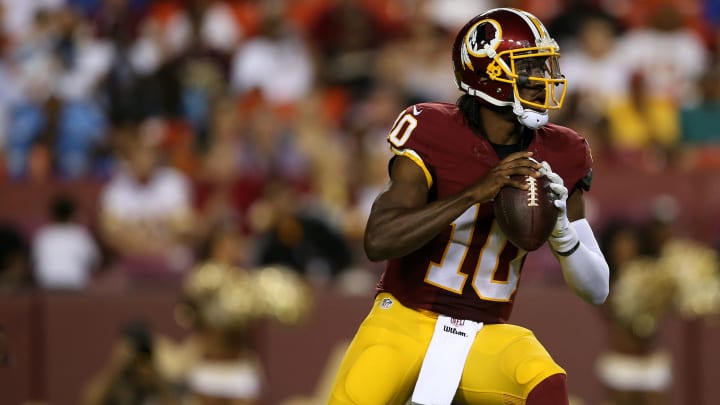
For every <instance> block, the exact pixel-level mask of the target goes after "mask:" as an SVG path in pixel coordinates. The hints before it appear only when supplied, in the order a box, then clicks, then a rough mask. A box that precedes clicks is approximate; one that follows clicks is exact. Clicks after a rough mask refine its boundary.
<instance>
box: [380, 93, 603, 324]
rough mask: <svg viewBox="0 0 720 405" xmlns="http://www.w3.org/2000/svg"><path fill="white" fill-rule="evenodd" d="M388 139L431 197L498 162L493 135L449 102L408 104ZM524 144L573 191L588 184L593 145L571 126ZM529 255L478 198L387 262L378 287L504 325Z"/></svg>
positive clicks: (413, 303)
mask: <svg viewBox="0 0 720 405" xmlns="http://www.w3.org/2000/svg"><path fill="white" fill-rule="evenodd" d="M388 141H389V142H390V146H391V149H392V150H393V152H394V153H395V154H396V155H403V156H407V157H409V158H411V159H412V160H413V161H415V162H416V163H417V164H418V165H419V166H420V167H421V168H422V169H423V171H424V172H425V175H426V179H427V181H428V187H429V195H430V197H429V198H430V200H431V201H433V200H436V199H441V198H445V197H447V196H450V195H453V194H456V193H458V192H460V191H462V190H464V189H466V188H467V187H468V186H470V185H471V184H473V183H475V182H477V181H478V180H479V179H480V178H482V177H483V176H485V175H486V173H488V171H489V170H490V169H491V168H492V167H493V166H495V165H496V164H497V163H498V162H499V161H500V158H499V157H498V155H497V153H496V152H495V150H494V149H493V146H492V145H491V144H490V143H489V141H488V140H487V139H486V138H485V137H483V136H479V135H477V134H475V133H474V132H473V131H472V130H471V129H470V128H469V127H468V126H467V125H465V123H464V120H463V116H462V113H461V112H460V111H459V110H458V108H457V107H456V106H455V105H452V104H445V103H422V104H417V105H415V106H412V107H409V108H407V109H406V110H405V111H404V112H403V113H402V114H400V116H399V117H398V119H397V120H396V121H395V124H394V125H393V128H392V129H391V131H390V134H389V136H388ZM527 150H529V151H532V152H533V153H534V155H533V157H534V158H535V159H537V160H538V161H543V160H545V161H547V162H548V163H550V166H551V167H552V169H553V171H554V172H555V173H557V174H558V175H560V176H561V177H562V178H563V181H564V182H565V185H566V186H567V187H568V189H570V190H572V189H573V188H574V187H576V186H580V187H583V188H585V189H588V188H589V174H590V171H591V167H592V158H591V155H590V149H589V146H588V144H587V142H586V141H585V139H584V138H583V137H581V136H580V135H578V134H577V133H575V132H574V131H572V130H570V129H568V128H565V127H561V126H558V125H553V124H548V125H546V126H544V127H542V128H540V129H538V130H536V131H535V133H534V136H533V138H532V141H531V142H530V144H529V146H528V147H527ZM526 255H527V252H525V251H523V250H521V249H519V248H517V247H516V246H514V245H513V244H512V243H510V242H508V240H507V238H506V237H505V235H504V234H503V233H502V231H501V230H500V229H499V227H498V225H497V223H496V222H495V217H494V213H493V204H492V203H485V204H475V205H473V206H472V207H470V208H469V209H468V210H467V211H465V212H464V213H463V214H461V215H460V216H459V217H458V218H456V219H455V221H454V222H453V223H452V224H451V225H449V226H448V227H447V229H445V230H444V231H443V232H441V233H440V234H439V235H437V236H436V237H435V238H434V239H432V240H431V241H430V242H428V243H427V244H425V245H424V246H422V247H420V248H419V249H417V250H416V251H414V252H412V253H410V254H408V255H407V256H404V257H401V258H398V259H394V260H389V261H388V264H387V268H386V270H385V273H384V274H383V276H382V278H381V279H380V282H379V283H378V290H379V291H387V292H389V293H391V294H393V295H394V296H395V297H396V298H397V299H398V300H400V302H402V303H403V305H406V306H408V307H411V308H416V309H426V310H430V311H433V312H436V313H440V314H444V315H448V316H452V317H455V318H459V319H470V320H474V321H478V322H485V323H505V322H507V320H508V318H509V316H510V312H511V311H512V305H513V300H514V297H515V293H516V292H517V288H518V285H519V282H520V273H521V271H522V266H523V263H524V261H525V257H526Z"/></svg>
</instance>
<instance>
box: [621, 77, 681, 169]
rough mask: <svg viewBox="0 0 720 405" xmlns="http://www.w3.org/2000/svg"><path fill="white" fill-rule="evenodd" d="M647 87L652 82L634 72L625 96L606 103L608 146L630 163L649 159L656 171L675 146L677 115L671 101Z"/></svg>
mask: <svg viewBox="0 0 720 405" xmlns="http://www.w3.org/2000/svg"><path fill="white" fill-rule="evenodd" d="M650 84H654V81H648V77H647V76H645V75H644V74H643V73H641V72H635V73H634V74H633V75H632V76H631V77H630V84H629V86H630V87H629V91H628V93H627V96H626V97H624V98H620V99H617V100H614V101H613V102H612V103H610V105H609V106H608V112H607V114H608V124H609V126H610V128H609V131H610V132H609V134H610V141H611V143H612V146H613V147H614V148H615V149H616V150H618V151H621V152H623V153H627V154H628V155H629V157H630V159H631V160H633V161H639V162H642V161H643V160H644V159H645V158H646V157H648V156H649V157H650V158H651V160H650V161H649V163H648V164H650V167H657V166H658V165H661V166H662V165H664V164H665V163H666V159H667V157H668V156H669V154H670V152H672V151H673V149H674V148H676V147H677V146H678V143H679V140H680V128H679V117H678V114H679V112H678V108H677V106H676V105H675V103H674V102H673V101H672V100H670V99H668V98H664V97H662V96H660V95H658V94H657V93H653V92H652V91H650V89H649V87H651V86H650ZM646 163H647V162H646Z"/></svg>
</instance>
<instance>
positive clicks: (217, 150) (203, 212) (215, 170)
mask: <svg viewBox="0 0 720 405" xmlns="http://www.w3.org/2000/svg"><path fill="white" fill-rule="evenodd" d="M210 135H211V136H210V139H211V143H210V145H209V146H208V148H207V150H206V151H205V152H204V153H203V155H202V156H201V164H200V168H199V170H198V172H197V174H196V176H195V179H194V180H195V189H194V197H195V206H196V210H197V213H198V216H199V218H200V220H199V221H198V227H199V228H198V230H199V232H200V234H201V235H203V237H204V236H205V235H207V234H208V232H209V230H210V229H211V228H213V227H215V226H217V225H218V224H220V223H231V224H234V225H236V226H239V227H241V228H242V229H243V231H246V232H247V231H249V224H248V221H247V211H248V209H249V208H250V206H251V205H252V203H253V202H255V200H256V199H257V198H258V197H259V196H260V193H261V192H262V183H263V182H264V179H265V177H264V174H263V173H253V172H252V171H249V170H246V168H245V167H242V165H241V161H240V159H239V158H238V155H239V154H241V152H242V142H241V136H240V135H241V134H240V127H239V122H238V117H237V114H236V107H235V103H234V102H233V101H232V100H229V99H224V100H222V101H219V102H218V103H216V104H215V110H214V113H213V116H212V120H211V126H210ZM238 149H239V150H238ZM239 152H240V153H239Z"/></svg>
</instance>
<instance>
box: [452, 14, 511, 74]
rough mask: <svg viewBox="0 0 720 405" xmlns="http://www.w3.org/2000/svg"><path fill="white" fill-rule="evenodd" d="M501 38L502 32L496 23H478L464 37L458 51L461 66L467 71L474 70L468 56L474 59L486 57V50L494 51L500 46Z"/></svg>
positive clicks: (490, 21)
mask: <svg viewBox="0 0 720 405" xmlns="http://www.w3.org/2000/svg"><path fill="white" fill-rule="evenodd" d="M501 38H502V30H501V29H500V24H498V22H497V21H495V20H491V19H485V20H481V21H478V22H477V23H476V24H475V25H473V26H472V28H470V29H469V30H468V33H467V35H465V40H464V41H463V44H462V48H461V50H460V53H461V57H462V61H463V64H465V66H466V67H467V68H468V69H470V70H475V68H474V67H473V65H472V62H471V61H470V55H472V56H475V57H485V56H488V54H487V52H488V49H492V50H493V51H494V50H496V49H497V48H498V46H499V45H500V39H501ZM493 56H494V55H493Z"/></svg>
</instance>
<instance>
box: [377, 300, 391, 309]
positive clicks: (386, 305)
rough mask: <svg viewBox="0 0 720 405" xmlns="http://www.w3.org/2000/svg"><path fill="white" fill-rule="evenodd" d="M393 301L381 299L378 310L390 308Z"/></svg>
mask: <svg viewBox="0 0 720 405" xmlns="http://www.w3.org/2000/svg"><path fill="white" fill-rule="evenodd" d="M392 304H393V300H391V299H390V298H383V300H382V301H380V308H382V309H388V308H390V307H391V306H392Z"/></svg>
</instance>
